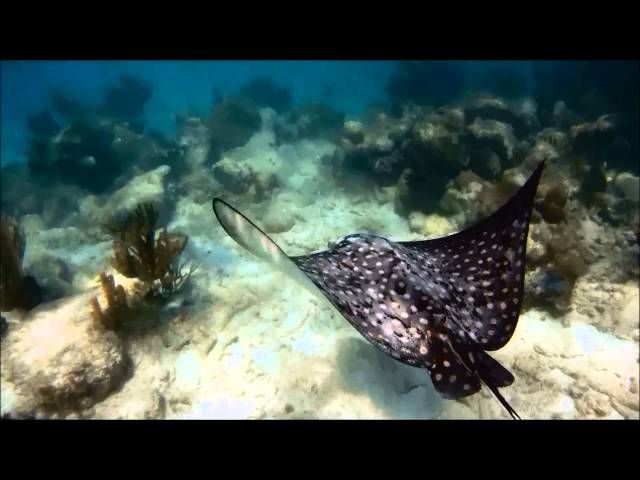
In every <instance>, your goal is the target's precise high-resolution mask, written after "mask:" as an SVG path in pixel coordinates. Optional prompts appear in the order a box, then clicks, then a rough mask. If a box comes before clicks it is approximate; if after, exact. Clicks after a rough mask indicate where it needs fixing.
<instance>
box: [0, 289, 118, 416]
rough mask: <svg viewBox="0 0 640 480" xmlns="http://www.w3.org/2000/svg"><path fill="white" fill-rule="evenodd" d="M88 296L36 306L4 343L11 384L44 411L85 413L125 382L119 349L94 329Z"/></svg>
mask: <svg viewBox="0 0 640 480" xmlns="http://www.w3.org/2000/svg"><path fill="white" fill-rule="evenodd" d="M90 296H91V295H90V294H83V295H78V296H75V297H71V298H66V299H63V300H59V301H56V302H53V303H47V304H44V305H41V306H40V307H39V308H38V309H36V310H34V311H32V312H31V313H30V314H29V316H28V317H27V318H26V319H25V321H24V322H23V323H21V325H20V327H19V328H17V329H16V330H14V331H12V332H11V333H10V337H9V338H8V339H7V340H10V343H9V344H8V346H7V348H8V354H9V356H8V367H9V369H10V372H11V377H12V379H13V381H14V383H15V384H16V386H17V387H18V388H19V389H20V390H21V391H22V392H24V394H25V395H28V396H29V397H31V400H32V401H33V402H34V403H35V404H37V405H41V406H43V407H44V408H45V409H47V410H54V411H58V412H63V411H68V410H75V409H80V408H87V407H89V406H91V405H93V404H94V403H95V402H98V401H100V400H103V399H104V398H106V397H107V395H109V393H110V392H111V391H113V390H114V389H115V388H116V387H117V386H119V385H120V383H121V382H122V381H123V380H124V376H125V370H126V368H125V367H126V356H125V352H124V349H123V346H122V344H121V342H120V341H119V339H118V338H117V337H116V335H115V334H114V333H112V332H105V331H101V330H99V329H96V328H94V325H93V321H92V319H91V316H90V311H89V297H90Z"/></svg>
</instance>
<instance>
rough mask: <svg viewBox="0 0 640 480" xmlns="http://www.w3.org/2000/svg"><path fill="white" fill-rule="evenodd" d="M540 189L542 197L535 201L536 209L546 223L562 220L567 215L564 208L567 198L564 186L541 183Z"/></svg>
mask: <svg viewBox="0 0 640 480" xmlns="http://www.w3.org/2000/svg"><path fill="white" fill-rule="evenodd" d="M544 187H546V188H544ZM540 190H541V194H542V195H543V197H542V199H541V200H538V201H537V202H536V204H535V208H536V210H537V211H538V212H540V214H541V215H542V218H543V219H544V221H545V222H547V223H560V222H562V221H563V220H564V219H565V217H566V215H567V213H566V210H565V208H566V206H567V198H568V197H567V190H566V188H565V187H564V186H562V185H561V184H555V185H552V186H545V185H543V188H541V189H540Z"/></svg>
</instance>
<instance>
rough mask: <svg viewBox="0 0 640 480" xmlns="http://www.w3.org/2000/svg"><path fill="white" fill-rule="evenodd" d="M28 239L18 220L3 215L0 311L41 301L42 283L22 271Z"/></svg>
mask: <svg viewBox="0 0 640 480" xmlns="http://www.w3.org/2000/svg"><path fill="white" fill-rule="evenodd" d="M24 249H25V239H24V234H23V233H22V232H21V231H20V228H19V226H18V223H17V222H16V220H15V219H14V218H12V217H9V216H7V215H4V214H2V216H1V218H0V255H1V257H0V268H1V271H0V310H1V311H3V312H8V311H11V310H13V309H15V308H18V309H22V310H30V309H32V308H33V307H35V306H36V305H37V304H38V303H40V302H41V301H42V293H41V290H40V286H39V285H38V283H37V282H36V280H35V278H34V277H33V276H31V275H25V274H24V272H23V270H22V259H23V257H24Z"/></svg>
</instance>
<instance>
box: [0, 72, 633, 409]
mask: <svg viewBox="0 0 640 480" xmlns="http://www.w3.org/2000/svg"><path fill="white" fill-rule="evenodd" d="M591 63H592V62H557V63H546V64H539V65H536V66H535V69H534V78H533V79H532V80H533V83H532V85H528V83H529V82H528V79H527V78H525V77H524V76H523V75H522V74H520V73H518V70H517V69H515V70H511V69H507V68H502V67H498V68H496V69H489V70H488V71H487V72H486V75H484V76H482V75H480V76H476V78H475V81H476V82H477V85H474V84H473V83H472V82H473V81H474V78H472V77H471V76H468V75H467V74H466V71H467V70H468V65H467V66H464V65H463V64H461V63H459V62H400V63H399V64H398V67H397V69H396V71H395V72H394V73H393V75H392V76H391V78H390V80H389V83H388V85H387V96H388V100H389V102H388V103H390V105H389V104H378V105H375V104H374V105H371V106H370V108H369V109H368V110H367V111H366V112H365V113H364V114H363V115H360V116H356V115H349V116H345V115H344V114H342V113H341V112H340V111H338V110H334V108H335V107H334V106H331V105H329V104H324V103H322V102H323V101H324V100H323V97H318V98H316V99H313V102H314V103H307V104H301V105H299V104H298V105H296V104H294V103H293V101H292V97H291V93H290V92H289V90H288V89H287V88H285V87H282V86H279V85H276V84H275V83H273V81H272V80H270V79H269V78H268V77H256V78H255V79H254V80H252V81H250V82H249V83H248V84H245V85H244V86H242V85H239V86H238V88H237V89H236V90H235V92H236V93H235V95H234V96H224V97H223V96H222V95H220V93H219V92H217V93H216V98H215V101H214V105H213V106H212V110H211V114H210V115H209V116H208V117H207V116H203V115H202V113H201V112H200V111H199V110H198V108H202V109H203V111H205V110H206V108H207V106H206V105H204V106H203V105H200V106H194V109H193V110H192V111H188V112H184V113H178V114H175V115H176V126H177V135H176V137H175V139H173V138H170V137H167V136H165V134H161V133H159V132H156V131H153V130H152V131H146V132H145V133H142V132H143V131H144V120H145V115H144V109H145V105H146V103H147V102H148V100H149V98H150V96H151V95H152V93H153V92H152V89H151V84H146V83H145V82H141V81H139V80H138V79H134V78H129V79H127V78H126V77H125V78H122V79H120V80H119V83H117V84H116V85H114V86H113V87H112V88H111V89H109V90H107V93H106V94H105V96H104V98H102V99H99V101H98V102H97V104H98V105H99V106H98V107H92V106H89V105H85V104H84V103H83V102H79V101H77V100H76V98H75V97H74V96H72V95H70V94H68V93H66V92H63V91H61V90H57V91H54V93H53V95H52V96H51V99H50V103H49V105H45V106H43V107H40V108H36V109H34V111H33V113H32V114H31V115H29V116H28V117H27V118H26V127H27V133H28V137H29V142H30V145H29V164H28V165H26V164H25V165H15V166H5V167H3V168H2V175H0V183H1V190H0V192H1V197H0V200H1V205H0V208H1V210H2V212H3V219H2V222H3V223H2V236H1V240H2V245H0V246H1V247H2V248H1V249H0V253H1V255H2V258H1V260H2V276H1V278H0V281H1V282H2V283H1V284H0V292H1V294H2V295H1V298H0V301H1V307H2V308H1V310H2V312H3V313H2V317H0V335H1V337H2V349H1V351H0V355H2V362H0V373H1V375H2V381H1V382H0V390H1V391H0V394H1V400H2V401H1V402H0V408H1V415H2V418H68V419H71V418H92V419H115V418H118V419H125V418H131V419H141V418H149V419H151V418H153V419H161V418H504V416H503V415H504V412H502V411H501V410H500V409H499V408H498V407H499V406H497V405H496V402H495V401H494V399H493V398H491V396H490V395H489V393H488V392H484V390H483V392H481V393H480V394H479V395H477V396H474V397H471V398H469V399H465V400H464V401H461V402H448V401H445V400H442V399H441V398H439V397H438V396H437V395H436V394H435V391H434V390H433V388H432V387H431V385H430V384H429V382H428V378H426V377H425V376H424V375H421V374H420V372H419V371H415V370H414V369H412V368H410V367H408V368H404V366H403V365H401V364H398V363H397V362H395V361H394V360H392V359H390V358H388V357H386V356H385V355H384V354H382V353H381V352H378V351H376V350H375V349H373V348H370V347H369V346H367V345H366V344H364V343H363V342H361V341H359V340H358V339H357V338H356V337H355V336H354V335H353V333H354V332H352V331H351V329H350V327H349V326H348V324H346V322H344V321H343V319H342V318H340V317H339V316H338V315H336V314H335V312H334V311H333V310H331V309H330V308H328V307H327V306H325V305H324V304H321V303H319V302H318V301H317V300H316V299H315V298H313V297H311V296H309V295H307V294H306V292H304V291H301V290H300V288H299V287H298V285H296V284H294V283H291V282H288V281H287V280H286V278H285V277H284V276H283V275H282V274H281V273H279V272H278V271H275V270H273V269H272V268H270V267H268V266H266V265H264V264H262V263H259V262H255V261H253V260H251V259H250V258H249V257H247V256H246V255H244V254H243V252H242V251H241V250H239V249H238V248H237V247H236V246H235V244H233V242H230V241H229V239H228V238H227V236H225V235H224V232H223V231H222V230H221V229H218V228H212V224H211V221H212V214H211V206H210V203H211V197H213V196H222V197H224V198H228V199H229V200H230V201H231V202H232V203H234V204H236V205H238V206H239V207H241V208H242V210H243V211H246V212H248V213H250V214H251V216H252V217H254V218H255V219H257V220H258V222H259V223H258V225H259V226H260V228H262V229H263V230H264V231H265V232H267V233H269V234H270V235H272V234H273V235H274V236H275V238H277V240H278V242H279V243H280V244H281V245H282V247H283V249H285V251H287V253H290V254H292V255H306V254H309V253H310V252H312V251H317V250H318V249H319V248H321V247H323V246H324V245H331V244H333V243H334V242H335V241H336V240H337V239H339V238H341V237H343V236H344V235H345V234H346V233H350V232H369V233H372V234H374V235H382V236H389V237H391V238H393V239H394V240H398V241H413V240H421V239H424V238H433V237H440V236H443V235H448V234H450V233H453V232H455V231H459V230H461V229H463V228H465V227H467V226H470V225H471V224H472V223H474V222H476V221H478V220H479V219H480V218H481V217H485V216H487V215H489V214H491V213H493V212H494V211H495V210H496V209H497V208H499V207H500V206H501V205H502V204H504V203H505V202H506V201H507V200H508V199H509V198H510V196H511V195H512V194H513V192H514V191H516V189H517V188H518V187H519V186H520V185H522V183H523V182H524V181H525V180H526V178H527V177H528V175H529V174H530V172H531V171H532V170H533V169H534V168H535V167H537V166H538V165H539V164H540V162H542V161H543V160H546V166H545V169H544V173H543V176H542V178H541V181H540V185H539V188H538V193H537V196H536V202H535V208H534V211H533V214H532V219H531V222H532V223H531V225H530V229H529V240H528V246H527V271H526V279H525V280H526V281H525V299H524V305H523V313H522V315H521V317H520V321H519V324H518V328H517V330H516V331H515V333H514V336H513V339H512V340H511V342H510V343H509V344H508V345H507V346H506V347H505V348H504V349H502V350H500V351H499V352H496V353H497V354H496V358H497V359H499V361H500V362H501V363H503V364H504V365H505V367H507V368H509V369H512V370H513V371H514V373H515V374H516V377H517V380H516V382H514V384H513V385H512V386H511V387H509V389H506V390H505V391H504V394H505V397H506V398H507V399H508V401H509V402H510V403H511V404H512V405H513V406H514V408H516V410H518V412H519V413H520V414H521V415H522V416H523V418H545V419H549V418H558V419H560V418H580V419H621V418H633V419H637V418H638V415H639V413H638V412H639V410H640V402H638V371H637V360H638V348H639V347H638V339H639V338H640V333H639V329H638V321H637V320H638V278H640V277H639V276H640V247H639V246H638V232H639V231H640V213H639V207H640V205H639V198H640V180H639V178H640V173H639V171H638V163H637V143H638V142H637V130H639V129H638V128H637V124H638V121H637V111H635V110H634V109H635V107H637V66H635V65H633V66H631V65H630V64H629V63H627V62H625V63H624V65H622V66H621V67H619V64H618V63H616V62H614V63H610V62H604V63H602V64H600V65H599V66H594V65H590V64H591ZM620 65H621V64H620ZM634 82H635V83H634ZM614 86H615V87H614ZM530 87H533V91H531V88H530ZM466 89H468V91H465V90H466ZM230 91H232V90H230ZM335 97H338V96H337V95H336V96H335ZM335 97H332V98H335ZM327 98H328V96H327ZM634 102H635V103H634ZM195 107H197V108H195ZM631 107H634V108H631ZM4 214H10V215H12V216H13V217H15V219H10V218H9V217H7V216H5V215H4ZM105 219H110V220H109V222H108V225H107V227H108V228H107V229H106V230H105V229H103V228H102V225H101V224H102V222H103V221H104V220H105ZM158 225H161V226H166V228H163V229H161V228H158ZM176 232H181V233H176ZM25 245H28V248H26V249H25ZM183 257H189V258H190V259H193V260H194V261H195V262H197V263H198V265H202V266H203V267H204V269H206V273H207V274H206V275H192V274H193V273H194V269H193V267H188V266H186V265H185V263H184V260H182V258H183ZM34 278H36V279H37V284H36V282H35V280H33V279H34ZM273 285H278V288H277V289H274V288H273ZM176 293H178V294H176ZM29 309H30V310H29Z"/></svg>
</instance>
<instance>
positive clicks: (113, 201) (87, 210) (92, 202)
mask: <svg viewBox="0 0 640 480" xmlns="http://www.w3.org/2000/svg"><path fill="white" fill-rule="evenodd" d="M170 171H171V167H169V166H168V165H163V166H161V167H158V168H156V169H155V170H151V171H150V172H146V173H143V174H142V175H138V176H136V177H134V178H132V179H131V180H130V181H129V182H128V183H127V184H126V185H125V186H124V187H122V188H120V189H118V190H116V192H115V193H114V194H113V195H111V196H109V197H107V198H105V197H96V196H93V195H89V196H88V197H86V198H85V199H84V200H82V201H81V202H80V208H79V210H80V215H81V217H82V218H83V219H84V220H85V221H87V222H89V223H90V224H92V225H93V226H100V225H101V224H102V223H103V222H104V221H105V220H106V219H108V218H111V217H113V216H114V215H116V214H118V213H120V212H123V211H126V210H132V209H133V208H135V206H136V205H137V204H138V203H152V204H154V205H159V206H160V205H162V204H164V201H165V181H166V177H167V175H168V174H169V172H170Z"/></svg>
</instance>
